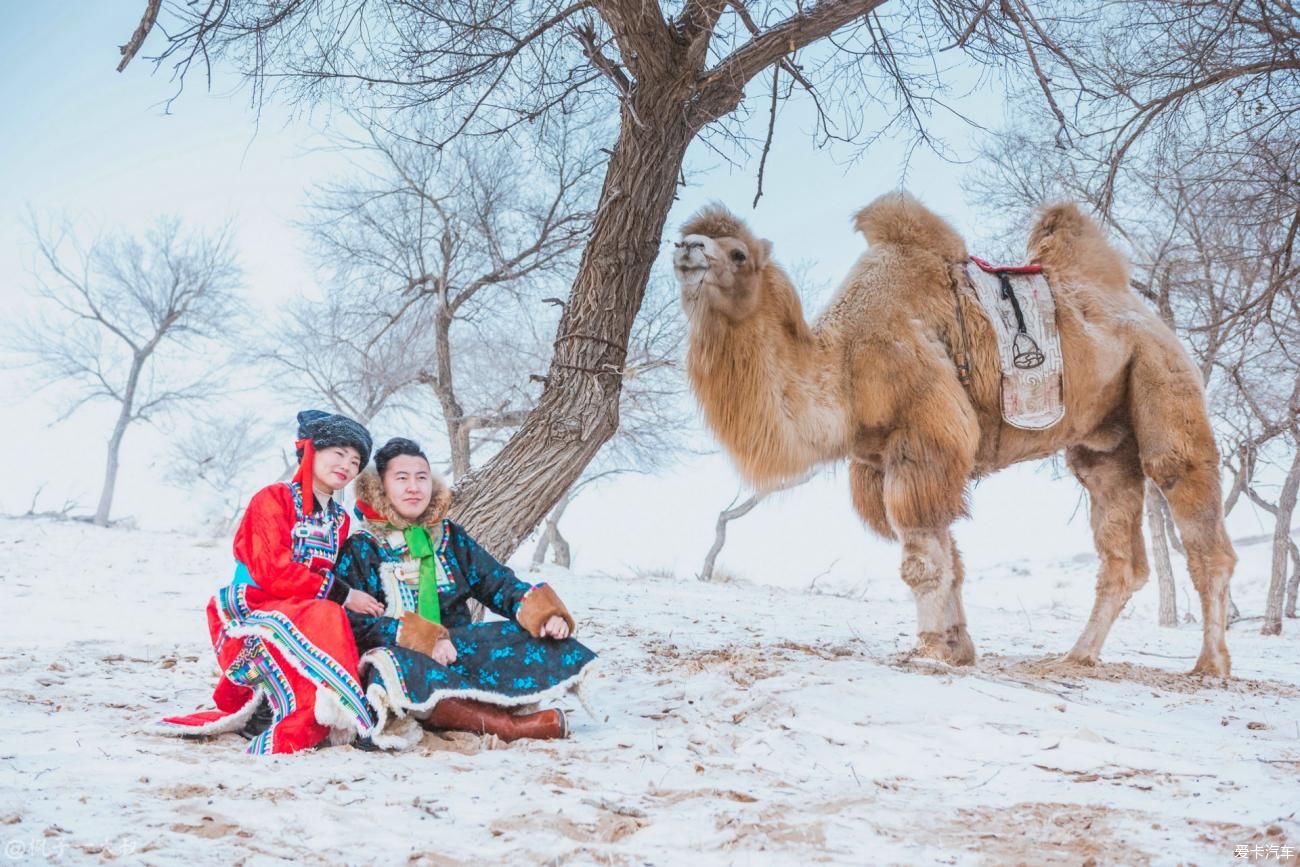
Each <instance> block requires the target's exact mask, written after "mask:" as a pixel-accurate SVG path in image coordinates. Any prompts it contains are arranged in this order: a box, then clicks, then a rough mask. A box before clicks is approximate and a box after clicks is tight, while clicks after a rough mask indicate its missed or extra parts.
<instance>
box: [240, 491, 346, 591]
mask: <svg viewBox="0 0 1300 867" xmlns="http://www.w3.org/2000/svg"><path fill="white" fill-rule="evenodd" d="M293 525H294V507H293V493H292V492H291V491H290V490H289V488H288V486H286V485H282V484H275V485H270V486H268V487H265V488H263V489H262V490H260V491H258V492H257V493H256V494H254V495H253V499H251V500H249V502H248V509H247V510H246V511H245V512H244V517H243V518H242V519H241V520H240V522H239V528H238V529H237V530H236V531H235V544H234V548H235V559H236V560H238V561H239V562H240V563H243V564H244V566H245V567H246V568H247V569H248V574H249V575H251V576H252V578H253V580H254V581H256V582H257V586H258V587H260V588H261V589H263V590H265V591H266V592H267V593H270V594H272V595H275V596H279V597H281V598H283V599H324V598H325V597H326V596H327V595H328V594H329V592H330V588H331V587H332V585H333V584H334V573H333V572H332V571H331V570H329V569H325V570H322V571H319V572H314V571H312V570H311V569H310V568H309V567H308V566H306V565H304V564H302V563H295V562H294V559H293V550H292V540H291V535H292V533H293ZM330 565H333V564H330Z"/></svg>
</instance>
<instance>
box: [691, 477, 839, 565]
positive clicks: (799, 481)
mask: <svg viewBox="0 0 1300 867" xmlns="http://www.w3.org/2000/svg"><path fill="white" fill-rule="evenodd" d="M814 475H816V474H815V473H806V474H804V475H802V476H796V477H795V478H793V479H790V480H789V481H786V482H784V483H782V484H780V485H778V486H777V487H775V488H768V489H765V490H761V491H755V492H754V493H752V494H750V495H749V497H747V498H746V499H745V500H744V502H738V501H739V500H740V494H736V496H735V497H733V498H732V500H731V502H730V503H729V504H728V505H727V507H726V508H725V509H723V510H722V511H721V512H719V513H718V520H717V522H716V523H715V524H714V535H713V544H712V545H710V546H709V550H708V553H706V554H705V555H704V563H703V565H701V566H700V571H699V574H697V575H696V576H695V577H696V578H698V579H699V580H700V581H706V582H707V581H712V580H713V570H714V568H715V567H716V565H717V561H718V555H719V554H721V553H722V547H723V546H724V545H726V544H727V525H728V524H730V523H731V522H732V521H735V520H738V519H740V518H743V517H745V516H746V515H748V514H749V513H750V512H752V511H754V509H755V508H756V507H757V506H758V504H759V503H761V502H763V501H764V500H766V499H767V498H768V497H770V496H772V495H773V494H775V493H778V492H780V491H788V490H790V489H791V488H797V487H799V486H800V485H803V484H806V483H807V482H809V481H810V480H811V479H812V478H813V476H814Z"/></svg>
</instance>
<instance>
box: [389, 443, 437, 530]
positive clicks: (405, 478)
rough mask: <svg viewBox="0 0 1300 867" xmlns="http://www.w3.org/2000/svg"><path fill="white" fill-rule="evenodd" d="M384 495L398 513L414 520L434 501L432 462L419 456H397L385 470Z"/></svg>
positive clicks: (409, 519)
mask: <svg viewBox="0 0 1300 867" xmlns="http://www.w3.org/2000/svg"><path fill="white" fill-rule="evenodd" d="M383 483H384V494H385V495H386V496H387V497H388V502H390V503H392V504H393V508H394V509H396V510H397V514H399V515H401V516H402V517H403V518H405V519H406V520H408V521H414V520H415V519H416V518H418V517H420V515H422V514H424V510H425V509H427V508H428V507H429V500H431V499H432V498H433V474H432V473H431V472H429V462H428V461H426V460H425V459H424V458H422V457H419V456H417V455H398V456H397V457H395V458H393V459H392V460H390V461H389V462H388V464H387V465H386V466H385V467H384V478H383Z"/></svg>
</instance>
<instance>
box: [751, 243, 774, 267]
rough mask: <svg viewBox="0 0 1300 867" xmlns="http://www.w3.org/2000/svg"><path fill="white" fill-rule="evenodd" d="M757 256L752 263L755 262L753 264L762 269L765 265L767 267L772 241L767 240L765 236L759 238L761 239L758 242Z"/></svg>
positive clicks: (770, 259) (770, 258)
mask: <svg viewBox="0 0 1300 867" xmlns="http://www.w3.org/2000/svg"><path fill="white" fill-rule="evenodd" d="M757 258H758V261H757V262H755V263H754V264H755V266H757V267H758V268H759V269H760V270H762V269H763V268H766V267H767V264H768V263H769V262H771V261H772V242H771V241H769V240H767V239H766V238H764V239H763V240H761V241H759V242H758V256H757Z"/></svg>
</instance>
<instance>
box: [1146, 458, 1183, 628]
mask: <svg viewBox="0 0 1300 867" xmlns="http://www.w3.org/2000/svg"><path fill="white" fill-rule="evenodd" d="M1146 484H1147V527H1149V528H1150V530H1151V559H1152V560H1153V561H1154V562H1155V567H1156V580H1157V581H1158V582H1159V586H1160V618H1159V623H1160V625H1161V626H1177V625H1178V597H1177V596H1176V595H1175V592H1174V567H1173V564H1172V563H1171V562H1170V561H1169V537H1168V535H1167V534H1166V533H1165V527H1166V524H1165V516H1164V512H1163V510H1162V509H1161V508H1160V506H1161V501H1162V500H1163V495H1162V494H1161V493H1160V489H1159V488H1157V487H1156V486H1155V484H1154V483H1152V482H1151V481H1147V483H1146Z"/></svg>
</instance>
